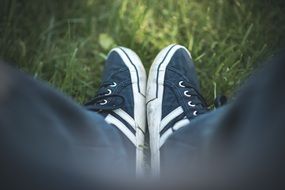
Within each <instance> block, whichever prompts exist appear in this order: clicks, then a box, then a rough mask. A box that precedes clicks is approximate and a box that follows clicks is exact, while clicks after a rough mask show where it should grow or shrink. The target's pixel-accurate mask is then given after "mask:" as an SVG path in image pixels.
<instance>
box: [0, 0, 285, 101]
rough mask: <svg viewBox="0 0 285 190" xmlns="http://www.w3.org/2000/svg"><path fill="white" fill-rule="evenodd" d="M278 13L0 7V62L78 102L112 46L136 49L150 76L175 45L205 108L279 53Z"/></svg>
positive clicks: (254, 0) (141, 1)
mask: <svg viewBox="0 0 285 190" xmlns="http://www.w3.org/2000/svg"><path fill="white" fill-rule="evenodd" d="M283 12H284V3H282V1H278V0H275V1H270V0H250V1H248V0H188V1H187V0H160V1H158V0H157V1H155V0H68V1H56V0H49V1H47V0H26V1H21V0H2V1H1V5H0V19H1V20H0V58H1V59H3V60H5V61H8V62H12V63H15V64H16V66H17V67H19V68H21V69H22V70H25V71H27V72H28V73H30V74H31V75H33V76H34V77H35V78H39V79H42V80H46V81H48V82H49V83H50V84H51V85H52V86H55V87H57V88H59V89H60V90H62V91H63V92H65V93H67V94H68V95H70V96H72V97H73V98H75V99H76V100H77V101H79V102H84V101H85V100H87V99H89V98H91V97H92V96H94V95H95V93H96V89H97V88H98V86H99V84H100V76H101V72H102V69H103V65H104V59H105V57H106V54H107V53H108V51H109V50H110V49H111V48H112V47H115V46H117V45H121V46H126V47H129V48H131V49H133V50H135V51H136V52H137V53H138V55H139V56H140V57H141V58H142V61H143V63H144V65H145V67H146V68H147V70H148V68H149V67H150V65H151V63H152V61H153V59H154V57H155V56H156V54H157V53H158V52H159V51H160V50H161V49H162V48H163V47H165V46H166V45H169V44H170V43H178V44H182V45H184V46H186V47H187V48H188V49H189V50H190V51H191V54H192V57H193V59H194V61H195V63H196V66H197V71H198V75H199V77H200V81H201V87H202V93H203V95H204V96H205V97H206V99H207V101H208V103H209V104H211V103H212V102H213V99H214V98H215V96H216V94H226V95H228V96H231V95H232V94H233V92H234V89H236V88H237V87H239V86H240V85H241V84H242V82H243V81H244V79H245V78H246V77H247V76H248V75H249V74H250V73H251V72H252V70H253V69H254V68H256V67H257V66H258V65H259V63H261V62H262V61H263V60H264V59H265V58H266V57H268V56H271V55H272V54H273V53H274V52H275V51H276V50H278V49H279V48H280V47H282V45H283V44H284V41H285V38H284V35H285V24H284V21H285V17H284V14H283Z"/></svg>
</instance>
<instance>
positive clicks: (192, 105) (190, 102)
mask: <svg viewBox="0 0 285 190" xmlns="http://www.w3.org/2000/svg"><path fill="white" fill-rule="evenodd" d="M188 105H189V106H191V107H195V106H196V105H195V104H192V101H189V102H188Z"/></svg>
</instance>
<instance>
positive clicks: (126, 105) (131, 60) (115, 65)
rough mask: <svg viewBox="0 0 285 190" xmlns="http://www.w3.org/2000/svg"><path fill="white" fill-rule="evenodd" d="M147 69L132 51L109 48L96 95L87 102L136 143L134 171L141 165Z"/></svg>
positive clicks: (142, 163)
mask: <svg viewBox="0 0 285 190" xmlns="http://www.w3.org/2000/svg"><path fill="white" fill-rule="evenodd" d="M145 88H146V72H145V69H144V67H143V64H142V63H141V60H140V58H139V57H138V56H137V54H136V53H135V52H133V51H132V50H130V49H127V48H124V47H118V48H114V49H112V50H111V51H110V52H109V54H108V57H107V60H106V64H105V68H104V72H103V76H102V84H101V87H100V89H99V90H98V93H97V96H96V98H95V99H93V100H92V101H90V102H88V103H87V104H86V106H87V109H89V110H93V111H96V112H98V113H100V114H101V115H103V116H104V117H105V120H106V121H107V122H108V123H110V124H113V125H115V126H116V127H117V128H118V129H119V130H120V131H121V132H122V133H123V134H124V135H125V136H126V137H127V138H128V139H129V140H130V142H132V144H134V145H135V146H136V171H137V174H140V173H141V172H142V171H143V169H144V156H143V155H144V154H143V152H144V150H143V146H144V134H145V125H146V110H145Z"/></svg>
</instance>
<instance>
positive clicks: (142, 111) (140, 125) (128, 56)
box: [111, 47, 146, 176]
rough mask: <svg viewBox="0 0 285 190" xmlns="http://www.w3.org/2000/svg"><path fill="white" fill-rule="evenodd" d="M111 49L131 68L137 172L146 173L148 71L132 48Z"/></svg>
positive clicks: (139, 174)
mask: <svg viewBox="0 0 285 190" xmlns="http://www.w3.org/2000/svg"><path fill="white" fill-rule="evenodd" d="M111 51H116V52H117V53H118V54H119V55H120V56H121V58H122V59H123V60H124V63H125V65H126V66H127V67H128V68H129V71H130V75H131V81H132V89H133V97H134V127H135V131H136V136H135V142H134V144H135V146H136V174H137V176H142V175H144V172H145V162H144V139H145V136H144V134H145V129H146V108H145V92H146V71H145V69H144V66H143V64H142V62H141V60H140V58H139V56H138V55H137V54H136V53H135V52H134V51H132V50H131V49H128V48H125V47H117V48H114V49H112V50H111Z"/></svg>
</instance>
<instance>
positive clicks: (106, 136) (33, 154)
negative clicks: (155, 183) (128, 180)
mask: <svg viewBox="0 0 285 190" xmlns="http://www.w3.org/2000/svg"><path fill="white" fill-rule="evenodd" d="M134 157H135V147H134V146H131V143H129V142H128V140H127V139H126V138H125V137H124V136H123V135H121V133H120V132H119V130H117V129H116V128H115V127H114V126H111V125H108V124H107V123H106V122H105V121H104V119H103V117H101V116H100V115H98V114H96V113H95V112H88V111H86V110H85V109H84V108H82V107H81V106H80V105H78V104H76V103H75V102H74V101H72V100H71V99H70V98H68V97H66V96H64V95H62V94H61V93H59V92H57V91H55V90H53V89H52V88H50V87H49V86H48V85H47V84H45V83H43V82H39V81H36V80H34V79H33V78H31V77H29V76H26V75H25V74H23V73H21V72H19V71H16V70H14V69H12V68H10V67H9V66H7V65H5V64H3V63H0V168H1V171H0V174H1V176H2V179H5V183H9V184H10V185H11V184H12V185H17V186H19V187H20V186H21V187H23V184H25V185H28V186H29V185H31V186H33V185H39V187H41V188H42V187H47V186H46V185H54V186H58V185H59V184H60V185H62V186H65V187H67V186H73V185H75V184H76V185H78V184H79V183H80V182H82V183H83V181H84V183H85V184H91V183H93V182H95V181H96V180H97V181H100V182H102V181H104V180H105V179H108V180H109V179H111V178H117V177H118V176H129V175H130V174H134V173H135V161H134V159H133V158H134ZM132 176H133V175H132ZM20 182H21V183H20ZM5 183H4V184H5ZM4 184H3V183H1V184H0V186H3V185H4ZM95 184H96V183H95ZM5 185H7V184H5ZM5 185H4V186H3V187H5ZM0 188H1V189H2V187H0Z"/></svg>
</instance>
